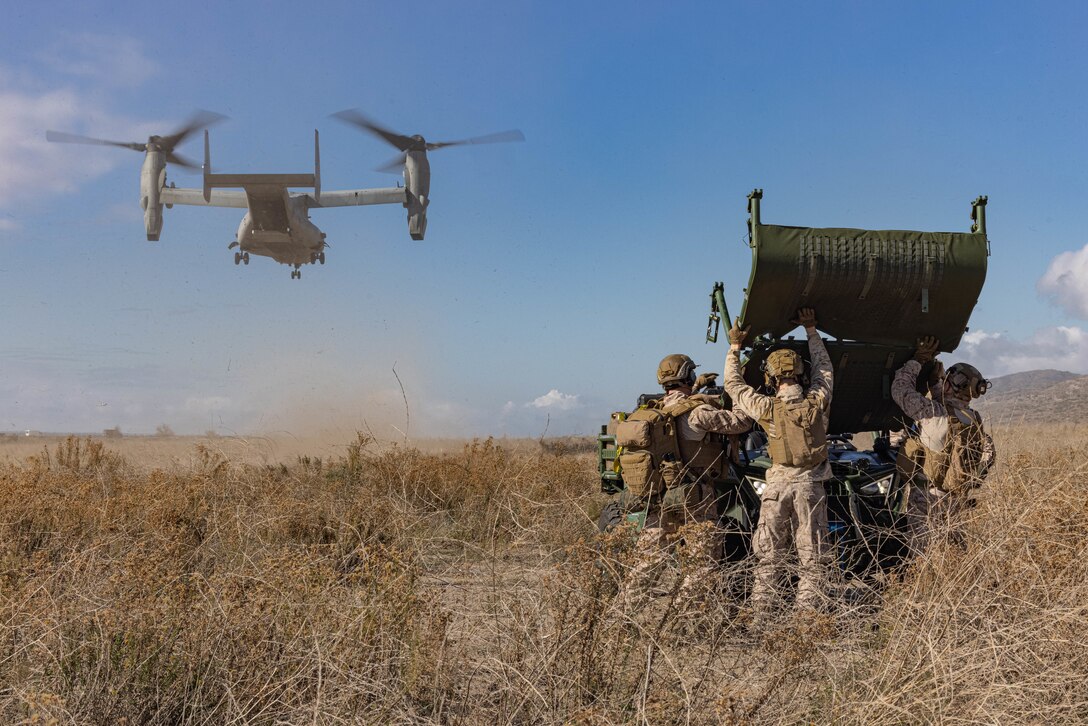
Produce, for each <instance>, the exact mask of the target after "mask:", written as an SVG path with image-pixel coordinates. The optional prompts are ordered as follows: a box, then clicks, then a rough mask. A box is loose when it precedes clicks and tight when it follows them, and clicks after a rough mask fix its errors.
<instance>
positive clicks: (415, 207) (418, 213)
mask: <svg viewBox="0 0 1088 726" xmlns="http://www.w3.org/2000/svg"><path fill="white" fill-rule="evenodd" d="M426 233H427V207H426V206H425V205H423V204H420V203H419V201H417V200H416V199H415V197H414V196H413V195H409V197H408V234H410V235H411V236H412V239H414V240H421V239H423V235H425V234H426Z"/></svg>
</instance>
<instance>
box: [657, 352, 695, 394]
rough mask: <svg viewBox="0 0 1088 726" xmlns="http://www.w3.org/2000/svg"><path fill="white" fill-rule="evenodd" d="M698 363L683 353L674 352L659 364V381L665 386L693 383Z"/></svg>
mask: <svg viewBox="0 0 1088 726" xmlns="http://www.w3.org/2000/svg"><path fill="white" fill-rule="evenodd" d="M697 367H698V364H697V363H696V362H695V361H693V360H692V359H691V358H689V357H687V356H686V355H683V354H682V353H673V354H672V355H667V356H665V357H664V358H662V359H661V362H660V363H658V365H657V382H658V383H660V384H661V385H662V386H664V387H665V388H668V387H670V386H673V385H688V386H690V385H693V384H694V383H695V369H696V368H697Z"/></svg>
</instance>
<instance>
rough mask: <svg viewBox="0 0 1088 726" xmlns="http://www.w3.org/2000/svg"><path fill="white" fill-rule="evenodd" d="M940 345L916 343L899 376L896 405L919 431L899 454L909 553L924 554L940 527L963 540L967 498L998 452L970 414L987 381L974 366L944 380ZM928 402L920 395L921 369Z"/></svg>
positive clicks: (957, 369) (976, 415) (960, 366)
mask: <svg viewBox="0 0 1088 726" xmlns="http://www.w3.org/2000/svg"><path fill="white" fill-rule="evenodd" d="M938 345H939V341H938V340H937V339H936V338H932V337H927V338H922V339H921V340H919V341H918V347H917V348H916V350H915V353H914V357H913V358H912V359H911V360H909V361H907V362H906V363H904V364H903V367H902V368H900V369H899V370H898V371H896V373H895V380H894V381H893V382H892V399H893V400H894V401H895V402H896V404H898V406H899V407H900V408H901V409H902V410H903V413H904V414H906V415H907V416H909V417H910V418H912V419H914V421H915V424H916V426H915V431H914V432H913V433H912V435H911V437H910V438H909V439H907V440H906V441H905V442H904V443H903V446H902V447H901V448H900V455H899V461H898V465H899V470H900V476H902V477H903V479H904V481H906V482H907V486H908V487H909V491H908V493H907V519H908V526H909V529H910V549H911V552H913V553H914V554H919V553H921V552H922V551H924V550H925V546H926V544H927V542H928V539H929V534H930V531H931V530H932V529H933V527H934V525H935V524H936V523H938V522H943V523H945V524H946V525H950V526H951V527H952V528H951V530H950V534H952V536H953V537H954V538H958V537H959V536H960V533H959V530H958V527H956V523H955V520H956V519H958V515H959V513H960V512H961V511H962V510H963V509H964V508H965V507H968V506H970V505H971V503H972V500H971V498H970V496H969V494H968V493H969V492H970V491H971V490H972V489H975V488H977V487H978V486H980V485H981V484H982V480H983V479H984V478H985V477H986V474H987V473H988V472H989V469H990V467H992V466H993V463H994V461H995V459H996V456H997V452H996V450H995V448H994V442H993V439H992V438H991V437H990V435H989V434H987V433H986V431H985V429H984V428H983V425H982V416H981V415H980V414H979V413H978V411H976V410H974V409H973V408H971V406H970V403H971V399H973V398H977V397H978V396H981V395H983V394H984V393H985V392H986V389H987V388H988V387H989V381H987V380H985V379H984V378H982V375H981V374H980V373H979V372H978V370H977V369H975V368H974V367H973V366H970V365H967V364H965V363H957V364H956V365H954V366H952V367H951V368H950V369H949V370H948V373H947V374H946V375H942V373H943V366H942V365H941V363H940V361H936V360H934V357H935V355H936V353H937V348H938ZM927 365H931V369H930V374H929V376H927V381H926V383H927V384H928V389H929V391H928V396H927V395H926V394H923V393H922V392H921V391H920V390H919V386H918V378H919V376H920V375H921V373H922V370H923V367H925V366H927Z"/></svg>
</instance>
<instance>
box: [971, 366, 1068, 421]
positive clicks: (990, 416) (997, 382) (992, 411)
mask: <svg viewBox="0 0 1088 726" xmlns="http://www.w3.org/2000/svg"><path fill="white" fill-rule="evenodd" d="M991 382H992V383H993V387H992V388H991V389H990V391H989V392H988V393H987V394H986V395H985V396H983V397H982V398H980V399H978V400H977V401H975V407H976V408H978V410H979V411H980V412H981V413H982V414H983V417H984V418H985V419H986V420H987V422H988V423H1007V424H1014V423H1052V422H1062V423H1088V376H1082V375H1079V374H1077V373H1070V372H1069V371H1056V370H1038V371H1025V372H1024V373H1013V374H1011V375H1007V376H1001V377H999V378H994V379H992V381H991Z"/></svg>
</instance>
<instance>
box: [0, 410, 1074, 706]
mask: <svg viewBox="0 0 1088 726" xmlns="http://www.w3.org/2000/svg"><path fill="white" fill-rule="evenodd" d="M1042 433H1043V432H1042V431H1038V430H1035V429H1009V430H1000V431H999V440H998V446H999V451H1000V469H999V470H998V471H997V472H996V473H995V474H994V475H993V476H992V477H991V478H990V480H989V481H988V482H987V484H986V486H985V488H984V489H982V490H981V491H980V492H979V504H978V506H977V507H975V508H974V509H971V510H969V511H968V512H967V513H966V514H965V515H964V518H963V521H962V522H959V523H956V529H955V531H953V530H947V531H940V532H938V534H937V536H936V537H934V540H933V543H932V545H931V547H930V549H929V551H928V553H927V555H926V557H925V558H923V559H921V560H919V561H917V562H915V563H913V564H912V565H911V566H910V567H909V568H908V569H907V570H906V571H905V572H904V573H902V574H900V575H897V576H894V577H890V578H888V579H887V581H885V582H884V583H883V587H882V588H880V589H878V590H876V591H873V592H871V593H869V598H868V600H866V601H865V604H864V605H847V604H845V603H840V607H839V609H838V610H837V611H835V612H834V613H832V614H829V615H826V616H819V617H815V616H809V617H803V618H793V619H790V618H784V619H780V620H777V621H772V622H771V623H770V624H769V625H767V626H761V627H754V626H752V624H751V623H750V621H749V614H748V613H747V612H746V610H745V604H744V601H743V600H742V599H741V598H739V597H738V596H736V595H735V592H736V587H735V583H737V582H743V580H744V579H745V578H746V577H747V570H746V568H747V566H748V565H747V564H745V563H742V564H740V565H737V566H734V567H731V568H723V571H722V573H721V582H715V583H707V586H708V590H709V598H708V599H707V600H706V601H705V602H702V603H692V602H685V601H683V600H682V599H681V598H680V596H679V593H678V588H677V586H676V585H677V584H678V578H673V579H671V580H670V579H668V578H666V579H665V580H663V581H662V588H663V589H662V591H661V593H660V596H659V597H657V598H656V599H655V600H654V602H653V603H652V604H651V605H650V606H648V607H647V608H645V609H644V610H643V611H641V612H638V613H624V612H622V611H620V609H619V608H618V607H617V605H616V594H617V591H618V589H619V586H620V583H621V582H622V580H623V578H624V576H625V573H626V571H627V570H628V568H629V567H630V565H631V562H632V542H633V533H632V532H631V531H630V530H629V529H620V530H619V531H617V532H614V533H612V534H610V535H607V536H604V537H597V536H595V535H594V534H593V526H592V517H593V515H595V514H596V512H597V510H598V508H599V506H600V503H601V501H602V500H601V498H600V497H599V495H597V494H596V493H595V490H596V481H595V476H594V468H593V461H592V458H591V457H590V456H588V455H586V454H584V453H579V454H572V453H562V452H558V453H557V451H555V450H553V451H549V450H546V449H544V448H542V447H540V446H535V447H533V446H525V447H520V448H518V447H509V446H501V445H497V444H496V443H495V442H494V441H491V440H486V441H475V442H472V443H470V444H468V445H466V446H465V447H464V448H463V449H462V450H461V451H460V452H457V453H454V454H442V455H439V454H425V453H423V452H421V451H418V450H416V449H413V448H409V447H404V446H396V447H391V448H389V447H387V448H380V447H378V446H375V445H374V442H372V441H370V440H369V439H368V438H367V437H360V438H359V439H357V440H356V441H355V442H354V443H353V444H352V445H351V446H349V447H348V449H347V450H346V451H345V454H344V456H343V457H341V458H339V459H329V460H325V461H322V460H320V459H316V458H310V457H307V456H300V457H299V458H298V460H297V462H296V463H294V464H291V465H287V464H277V465H274V466H273V465H263V466H257V465H241V464H236V463H234V462H232V461H230V460H228V459H227V458H226V457H225V456H223V455H222V454H220V453H218V452H217V451H214V450H212V449H210V448H207V447H204V448H202V449H201V448H198V449H197V450H196V452H195V453H194V454H193V455H192V456H191V457H190V458H189V463H188V465H187V466H184V467H176V468H173V469H167V470H163V469H159V470H153V471H143V470H140V469H138V468H137V467H134V466H132V465H130V464H128V463H126V462H125V461H124V460H122V459H121V458H120V457H118V456H116V455H115V454H111V453H110V452H109V451H108V450H105V449H103V448H102V447H101V446H95V445H93V442H81V441H77V440H69V441H66V442H63V443H62V444H61V446H60V447H58V448H56V449H55V450H53V451H49V450H46V451H44V452H43V453H42V454H40V455H38V456H35V457H33V458H32V459H28V460H26V461H24V462H22V463H20V464H17V465H7V466H4V467H0V718H2V719H3V721H5V722H13V723H15V722H20V721H27V720H31V719H37V720H38V721H41V722H48V721H50V720H54V721H56V722H78V723H103V724H105V723H117V722H119V721H121V720H122V719H124V720H126V721H127V722H128V723H137V722H138V723H190V722H202V723H203V722H216V723H218V722H229V721H239V722H252V723H285V722H286V723H295V722H302V721H316V722H367V723H386V722H421V721H423V722H452V723H481V722H516V723H565V722H566V723H587V724H597V723H600V724H604V723H643V722H650V723H677V724H679V723H685V724H688V723H696V724H701V723H707V724H709V723H805V722H841V723H857V724H862V723H865V724H869V723H911V722H943V721H958V722H977V721H987V722H1019V721H1024V722H1058V723H1068V722H1083V721H1085V720H1088V695H1086V692H1085V690H1084V685H1083V684H1084V683H1086V682H1088V639H1086V638H1085V637H1084V635H1083V632H1084V623H1085V621H1086V615H1088V454H1086V453H1085V452H1084V450H1083V446H1082V443H1083V442H1082V441H1081V440H1080V439H1079V438H1078V437H1077V436H1076V435H1074V434H1073V433H1070V434H1069V435H1067V436H1066V435H1062V436H1059V437H1056V438H1054V439H1052V440H1046V445H1045V446H1042V445H1040V442H1041V441H1044V440H1045V439H1043V438H1042V437H1041V434H1042ZM961 529H962V535H963V537H962V538H960V537H958V536H951V535H953V534H957V533H958V532H960V530H961ZM961 541H962V542H965V544H960V542H961ZM726 583H728V584H729V586H728V587H724V585H725V584H726Z"/></svg>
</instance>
